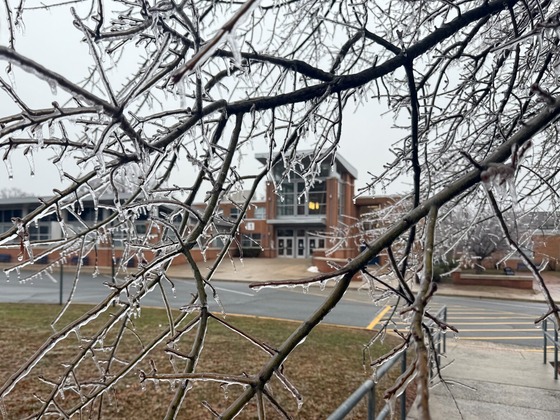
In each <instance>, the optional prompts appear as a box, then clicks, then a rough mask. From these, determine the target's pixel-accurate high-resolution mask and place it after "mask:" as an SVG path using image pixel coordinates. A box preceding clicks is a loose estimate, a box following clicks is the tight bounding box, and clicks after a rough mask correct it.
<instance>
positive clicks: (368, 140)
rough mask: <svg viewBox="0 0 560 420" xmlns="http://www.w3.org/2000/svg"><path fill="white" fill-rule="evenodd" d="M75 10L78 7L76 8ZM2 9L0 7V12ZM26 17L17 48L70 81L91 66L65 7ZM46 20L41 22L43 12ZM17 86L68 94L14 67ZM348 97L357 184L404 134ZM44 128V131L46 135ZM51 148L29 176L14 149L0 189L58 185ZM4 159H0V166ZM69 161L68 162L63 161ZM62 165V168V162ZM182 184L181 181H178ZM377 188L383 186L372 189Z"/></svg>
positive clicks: (4, 102)
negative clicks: (9, 172)
mask: <svg viewBox="0 0 560 420" xmlns="http://www.w3.org/2000/svg"><path fill="white" fill-rule="evenodd" d="M77 10H78V13H79V14H83V13H80V9H79V7H78V8H77ZM3 13H5V11H4V10H3V9H1V8H0V14H3ZM26 13H27V14H26V15H24V16H25V24H26V26H25V31H24V32H23V33H21V32H19V33H18V36H17V39H16V50H17V51H18V52H19V53H21V54H24V55H26V56H28V57H30V58H32V59H34V60H36V61H37V62H39V63H40V64H42V65H44V66H45V67H48V68H50V69H52V70H55V71H57V72H59V73H61V74H63V75H64V76H65V77H67V78H68V79H70V80H71V81H74V82H77V81H79V80H80V76H81V75H83V74H84V73H85V69H87V67H88V66H90V65H92V59H91V57H90V55H89V52H88V47H87V45H86V44H85V43H80V34H79V32H78V30H77V29H75V28H74V26H73V25H72V16H71V15H70V12H69V11H68V10H67V9H59V10H52V11H51V12H48V13H45V12H33V11H27V12H26ZM46 16H49V17H50V19H48V21H45V17H46ZM0 24H1V25H2V26H1V27H0V44H1V45H3V46H8V32H7V30H6V25H5V21H4V20H2V22H1V23H0ZM5 69H6V62H0V76H1V77H2V78H3V79H4V80H8V76H7V75H6V71H5ZM15 78H16V80H15V82H16V89H17V91H18V93H20V94H21V95H22V96H23V97H24V98H26V100H27V101H28V103H30V104H31V105H33V106H36V107H41V106H45V107H46V106H49V105H50V103H51V102H52V101H55V100H56V101H58V102H59V103H64V101H65V100H66V99H67V98H68V97H67V95H66V94H65V93H64V92H63V91H60V90H57V92H56V94H55V95H53V93H52V92H51V89H50V87H49V85H48V84H47V83H46V82H44V81H41V80H38V79H36V78H35V76H33V75H30V74H27V73H25V72H23V71H21V70H19V69H15ZM352 107H353V104H352V103H351V102H350V103H349V106H348V108H347V112H346V115H345V119H344V120H343V136H342V141H341V147H340V154H341V155H342V156H343V157H344V158H345V159H346V160H347V161H348V162H349V163H350V164H352V165H353V166H354V167H355V168H356V169H357V170H358V182H357V187H358V188H359V187H362V186H364V185H366V183H367V182H368V181H369V180H370V178H369V176H368V174H367V173H368V171H369V172H372V173H374V174H379V173H380V172H381V171H382V170H383V165H384V164H385V163H387V162H389V161H391V160H392V157H393V156H392V154H391V153H390V151H389V146H390V145H391V144H392V143H393V142H395V141H396V140H398V139H399V138H401V137H402V136H403V134H404V133H403V131H401V130H397V129H394V128H391V127H392V125H393V121H392V115H391V114H390V113H388V114H386V115H383V114H385V113H386V111H387V109H386V108H385V107H384V105H382V104H381V105H380V104H378V102H377V100H374V99H370V101H369V103H367V104H366V106H363V105H361V106H360V109H359V110H358V111H356V112H354V109H353V108H352ZM16 112H18V108H17V107H15V106H14V105H13V104H12V101H11V100H10V99H9V97H8V96H7V95H6V94H5V93H3V92H1V91H0V116H1V117H3V116H6V115H10V114H13V113H16ZM46 134H47V133H45V135H46ZM263 151H265V149H264V148H261V149H259V146H258V145H257V146H255V147H254V151H251V150H250V149H247V150H246V159H245V161H244V162H243V169H244V172H245V173H252V172H254V171H256V170H257V169H258V168H259V163H258V162H257V161H256V160H255V159H254V158H253V156H252V155H254V154H255V153H259V152H263ZM50 158H52V152H50V151H48V150H42V151H38V152H37V153H35V155H34V167H35V168H34V169H35V175H34V176H31V175H30V172H31V169H30V164H29V163H28V160H27V159H26V158H25V157H24V156H23V149H22V150H18V151H17V152H16V153H15V154H13V156H12V158H11V161H10V163H11V166H12V171H13V179H12V180H9V176H8V171H7V169H6V168H5V167H0V188H5V187H17V188H20V189H22V190H24V191H26V192H29V193H32V194H38V195H50V194H51V192H52V189H53V188H61V187H62V185H61V181H60V177H59V173H58V170H57V169H56V167H55V166H54V165H53V164H52V162H51V161H49V159H50ZM4 163H5V162H2V166H5V165H4ZM67 163H68V162H67ZM65 169H66V170H67V168H66V167H65ZM185 177H191V178H194V172H193V171H192V170H191V171H187V172H186V173H185ZM181 183H182V184H184V182H181ZM397 188H400V189H401V190H402V189H404V188H406V187H403V186H402V185H401V186H400V187H399V186H397V187H395V188H394V189H393V190H390V191H388V192H389V193H393V192H398V191H397ZM376 193H382V191H376Z"/></svg>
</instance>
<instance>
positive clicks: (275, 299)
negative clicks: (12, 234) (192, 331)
mask: <svg viewBox="0 0 560 420" xmlns="http://www.w3.org/2000/svg"><path fill="white" fill-rule="evenodd" d="M28 275H29V273H25V272H22V274H21V276H19V278H18V276H16V275H15V274H14V273H13V274H12V275H11V276H10V279H9V281H0V291H1V292H0V302H36V303H59V300H60V276H59V273H56V274H53V276H52V277H49V276H43V277H42V278H40V277H34V278H27V277H28ZM22 280H25V281H22ZM108 281H110V278H108V277H106V276H98V277H92V275H91V274H85V273H84V274H82V275H81V277H80V280H79V281H78V283H77V285H76V288H75V291H74V296H73V302H76V303H95V302H97V301H99V300H101V299H103V298H104V297H105V296H107V294H108V291H109V289H108V288H107V286H105V285H104V284H103V283H104V282H108ZM62 284H63V288H62V298H63V299H64V300H65V299H67V298H68V296H69V295H70V293H71V289H72V286H73V284H74V277H73V275H72V274H70V273H68V274H66V275H64V276H63V281H62ZM212 284H213V285H214V287H215V288H216V291H217V292H218V294H219V298H220V301H221V302H222V304H223V306H224V310H225V311H226V312H227V313H229V314H244V315H258V316H268V317H274V318H281V319H290V320H297V321H301V320H304V319H306V318H307V317H308V316H309V315H310V314H311V313H312V312H313V310H315V308H317V307H318V306H319V305H320V304H321V302H323V301H324V299H325V296H326V295H327V294H328V288H327V289H326V290H324V291H321V290H320V289H319V288H318V287H312V288H310V290H309V292H308V293H305V292H304V291H303V289H302V288H296V289H286V288H280V289H270V288H265V289H262V290H260V291H258V292H257V291H254V290H251V289H249V288H248V287H247V284H246V283H239V282H224V281H214V282H212ZM195 290H196V289H195V286H194V282H193V281H192V280H174V287H172V286H171V284H169V283H165V285H164V291H165V294H166V295H167V299H168V301H169V302H170V305H171V306H172V307H174V308H180V307H181V306H183V305H185V304H186V303H187V302H188V300H189V299H190V296H191V293H194V292H195ZM121 298H122V299H125V296H122V297H121ZM142 303H143V305H147V306H158V307H160V306H163V298H162V293H161V291H160V290H159V289H155V290H153V291H152V292H151V293H149V295H148V296H146V297H145V298H144V299H143V301H142ZM442 305H445V306H447V308H448V322H449V323H450V324H452V325H454V326H455V327H457V328H458V329H459V331H460V334H459V335H458V338H459V339H468V340H479V341H490V342H497V343H506V344H515V345H521V346H531V347H535V348H538V347H541V346H542V332H541V331H540V329H538V328H536V327H535V325H534V319H535V318H537V317H538V316H540V315H541V314H542V313H544V311H545V309H546V308H545V305H544V304H534V303H527V302H519V301H503V300H499V301H498V300H489V299H473V298H461V297H436V298H435V299H434V303H433V305H432V306H433V307H432V312H434V313H435V312H437V310H438V309H439V308H440V307H441V306H442ZM211 309H212V310H214V311H217V310H220V307H219V305H218V304H217V303H215V302H214V303H212V305H211ZM388 313H391V311H390V310H389V309H388V308H387V306H386V304H385V303H383V304H375V303H373V302H372V301H371V298H370V297H369V294H368V292H367V291H357V290H350V291H348V292H347V293H346V295H345V297H344V299H343V300H342V301H341V302H340V303H339V305H337V307H336V308H335V309H334V310H333V311H332V312H331V313H330V314H329V315H328V316H327V317H326V319H325V322H327V323H331V324H338V325H345V326H353V327H361V328H369V329H374V328H376V327H378V326H379V325H380V324H381V323H382V322H383V321H384V316H386V314H388ZM391 326H392V327H395V328H397V329H399V328H402V326H403V324H402V323H400V322H398V320H397V322H396V323H394V324H392V325H391Z"/></svg>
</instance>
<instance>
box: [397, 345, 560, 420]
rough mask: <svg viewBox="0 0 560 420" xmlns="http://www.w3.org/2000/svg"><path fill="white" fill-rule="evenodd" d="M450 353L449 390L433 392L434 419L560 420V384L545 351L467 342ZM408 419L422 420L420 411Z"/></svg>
mask: <svg viewBox="0 0 560 420" xmlns="http://www.w3.org/2000/svg"><path fill="white" fill-rule="evenodd" d="M447 350H448V351H447V356H446V358H442V365H446V364H448V366H447V367H446V368H445V369H444V370H443V375H442V376H443V377H444V379H445V380H446V381H447V386H445V385H444V384H442V383H440V384H438V385H436V386H435V387H434V388H432V390H431V392H430V411H431V414H432V418H433V419H434V420H440V419H441V420H456V419H457V420H459V419H464V420H484V419H491V420H558V419H560V383H559V381H557V380H554V373H553V372H554V371H553V369H552V367H551V366H550V364H548V363H547V364H546V365H545V364H543V354H542V350H541V351H531V350H530V349H527V348H523V347H514V346H503V345H496V344H492V343H474V342H472V341H471V342H469V341H461V340H459V341H456V342H453V343H451V344H450V345H449V346H448V348H447ZM407 418H408V419H411V420H412V419H418V416H417V412H416V410H415V408H414V407H413V408H412V410H411V411H410V412H409V415H408V417H407Z"/></svg>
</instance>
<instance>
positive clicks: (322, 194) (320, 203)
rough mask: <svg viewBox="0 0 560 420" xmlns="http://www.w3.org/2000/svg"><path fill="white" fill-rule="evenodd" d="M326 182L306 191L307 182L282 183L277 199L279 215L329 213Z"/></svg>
mask: <svg viewBox="0 0 560 420" xmlns="http://www.w3.org/2000/svg"><path fill="white" fill-rule="evenodd" d="M325 188H326V184H325V183H324V182H320V183H317V184H315V185H313V186H312V187H311V188H309V191H308V192H307V193H306V192H305V183H304V182H303V181H299V182H298V181H296V182H291V183H284V184H282V190H281V191H280V194H279V196H278V199H277V208H278V216H294V215H299V216H309V215H317V214H327V192H326V190H325Z"/></svg>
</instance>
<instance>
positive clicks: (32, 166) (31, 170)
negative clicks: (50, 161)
mask: <svg viewBox="0 0 560 420" xmlns="http://www.w3.org/2000/svg"><path fill="white" fill-rule="evenodd" d="M24 155H25V158H26V159H27V163H29V174H30V175H31V176H34V175H35V159H34V158H33V149H32V148H31V147H28V148H27V149H26V150H25V152H24Z"/></svg>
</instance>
